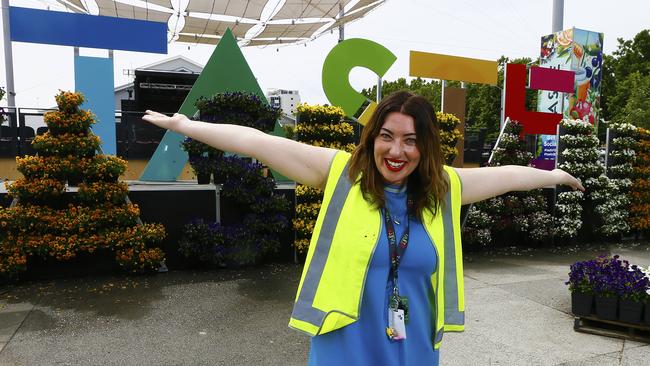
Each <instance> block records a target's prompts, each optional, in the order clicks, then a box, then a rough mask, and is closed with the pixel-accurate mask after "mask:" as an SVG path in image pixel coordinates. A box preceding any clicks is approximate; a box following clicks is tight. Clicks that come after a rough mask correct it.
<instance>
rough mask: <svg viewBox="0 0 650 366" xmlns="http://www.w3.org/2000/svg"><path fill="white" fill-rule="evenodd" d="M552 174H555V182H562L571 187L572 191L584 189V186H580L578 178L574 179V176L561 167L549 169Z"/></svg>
mask: <svg viewBox="0 0 650 366" xmlns="http://www.w3.org/2000/svg"><path fill="white" fill-rule="evenodd" d="M551 173H553V175H554V176H555V179H556V184H562V185H566V186H569V187H571V189H573V190H574V191H575V190H576V189H579V190H581V191H582V192H584V191H585V187H583V186H582V183H580V181H579V180H578V179H576V178H575V177H574V176H572V175H571V174H569V173H567V172H565V171H564V170H562V169H553V170H552V171H551Z"/></svg>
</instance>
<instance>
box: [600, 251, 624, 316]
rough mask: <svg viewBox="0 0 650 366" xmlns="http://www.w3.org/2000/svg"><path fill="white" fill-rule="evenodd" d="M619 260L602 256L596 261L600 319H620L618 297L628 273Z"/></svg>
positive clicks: (616, 257)
mask: <svg viewBox="0 0 650 366" xmlns="http://www.w3.org/2000/svg"><path fill="white" fill-rule="evenodd" d="M619 258H620V256H619V255H614V256H613V257H611V258H610V257H607V256H604V255H601V256H599V257H598V258H597V259H596V264H597V270H596V273H595V275H594V281H593V282H594V294H595V295H596V298H595V302H596V316H597V317H599V318H600V319H604V320H617V319H618V300H619V298H618V296H619V294H620V288H621V284H622V283H623V281H624V279H625V272H626V271H627V270H626V269H625V268H624V267H623V262H622V261H621V260H620V259H619Z"/></svg>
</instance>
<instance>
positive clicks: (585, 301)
mask: <svg viewBox="0 0 650 366" xmlns="http://www.w3.org/2000/svg"><path fill="white" fill-rule="evenodd" d="M596 268H597V264H596V261H595V260H588V261H579V262H576V263H574V264H572V265H571V271H570V272H569V281H567V282H566V284H567V285H569V291H571V312H572V313H573V314H574V315H576V316H589V315H591V314H593V312H594V284H593V282H592V279H593V278H594V273H595V272H596Z"/></svg>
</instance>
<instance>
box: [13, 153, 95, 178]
mask: <svg viewBox="0 0 650 366" xmlns="http://www.w3.org/2000/svg"><path fill="white" fill-rule="evenodd" d="M90 163H91V160H90V159H88V158H78V157H76V156H72V155H68V156H25V157H22V158H21V157H16V165H17V168H18V171H19V172H20V173H22V175H24V176H25V178H28V179H38V178H48V177H49V178H56V179H59V180H65V179H66V178H67V177H69V176H71V175H82V174H84V172H85V171H86V170H87V169H88V166H89V164H90Z"/></svg>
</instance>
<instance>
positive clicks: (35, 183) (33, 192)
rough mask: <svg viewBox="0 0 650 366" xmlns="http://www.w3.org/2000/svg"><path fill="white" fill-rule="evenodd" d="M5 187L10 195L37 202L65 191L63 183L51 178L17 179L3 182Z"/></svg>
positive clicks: (24, 200) (46, 200)
mask: <svg viewBox="0 0 650 366" xmlns="http://www.w3.org/2000/svg"><path fill="white" fill-rule="evenodd" d="M5 187H7V192H8V193H9V196H10V197H13V198H18V199H19V200H20V201H22V202H32V203H39V204H43V203H47V202H48V201H51V200H55V199H57V198H59V197H60V196H61V195H62V194H63V192H65V184H63V182H61V181H59V180H56V179H52V178H42V179H38V180H31V179H18V180H17V181H15V182H13V183H9V182H5Z"/></svg>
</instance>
